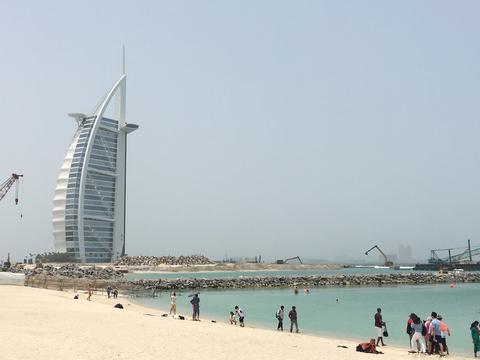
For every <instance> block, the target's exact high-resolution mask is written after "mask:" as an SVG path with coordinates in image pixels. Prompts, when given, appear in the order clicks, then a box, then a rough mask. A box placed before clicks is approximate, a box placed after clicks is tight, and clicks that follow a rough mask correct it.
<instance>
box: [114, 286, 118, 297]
mask: <svg viewBox="0 0 480 360" xmlns="http://www.w3.org/2000/svg"><path fill="white" fill-rule="evenodd" d="M113 298H114V299H116V298H118V290H117V288H115V289H113Z"/></svg>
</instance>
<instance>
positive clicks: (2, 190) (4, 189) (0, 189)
mask: <svg viewBox="0 0 480 360" xmlns="http://www.w3.org/2000/svg"><path fill="white" fill-rule="evenodd" d="M21 177H23V175H19V174H15V173H13V174H12V175H11V176H10V177H9V178H8V179H7V180H5V181H4V182H3V183H2V184H0V200H2V199H3V198H4V197H5V195H7V193H8V190H10V188H11V187H12V186H13V184H15V205H18V183H19V182H20V178H21Z"/></svg>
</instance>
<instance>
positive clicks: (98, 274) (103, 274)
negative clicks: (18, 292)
mask: <svg viewBox="0 0 480 360" xmlns="http://www.w3.org/2000/svg"><path fill="white" fill-rule="evenodd" d="M22 272H23V273H25V275H26V276H27V277H30V276H37V275H38V276H51V277H65V278H75V279H102V280H112V279H113V280H116V279H121V278H123V274H122V273H120V272H118V271H116V270H114V269H113V268H112V267H105V268H103V267H95V266H81V265H77V264H66V265H62V266H59V267H55V266H52V265H43V266H37V267H35V269H30V270H26V269H23V270H22Z"/></svg>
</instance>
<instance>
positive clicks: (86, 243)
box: [53, 74, 138, 263]
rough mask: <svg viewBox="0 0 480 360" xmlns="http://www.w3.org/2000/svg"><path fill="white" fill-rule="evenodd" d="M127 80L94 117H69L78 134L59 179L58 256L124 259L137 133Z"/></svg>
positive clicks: (56, 202)
mask: <svg viewBox="0 0 480 360" xmlns="http://www.w3.org/2000/svg"><path fill="white" fill-rule="evenodd" d="M126 80H127V78H126V75H125V74H124V75H122V77H121V78H120V79H119V80H118V81H117V82H116V84H115V85H114V86H113V87H112V89H111V90H110V91H109V92H108V93H107V95H106V96H105V97H104V98H103V99H101V101H100V102H99V105H98V106H97V107H96V108H95V110H94V111H93V112H92V113H91V114H89V115H85V114H79V113H74V114H69V115H70V116H71V117H73V118H74V119H75V120H76V122H77V130H76V132H75V134H74V136H73V139H72V141H71V143H70V146H69V148H68V150H67V154H66V156H65V159H64V160H63V164H62V167H61V169H60V174H59V176H58V180H57V187H56V189H55V197H54V200H53V204H54V205H53V236H54V243H55V249H56V251H59V252H67V253H68V254H70V255H71V256H72V257H73V258H75V259H76V260H78V261H80V262H88V263H95V262H112V261H115V260H117V259H118V258H120V257H121V256H123V255H124V254H125V214H126V213H125V194H126V183H125V179H126V153H127V134H129V133H130V132H132V131H134V130H136V129H137V128H138V125H135V124H127V123H126V122H125V100H126ZM112 100H114V101H112ZM111 102H112V104H111ZM111 105H113V108H112V106H111ZM110 113H112V114H113V115H111V116H107V114H110Z"/></svg>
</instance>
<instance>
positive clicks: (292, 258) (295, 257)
mask: <svg viewBox="0 0 480 360" xmlns="http://www.w3.org/2000/svg"><path fill="white" fill-rule="evenodd" d="M295 259H298V261H299V262H300V264H303V262H302V259H300V256H294V257H291V258H288V259H285V260H283V261H284V263H287V261H289V260H295Z"/></svg>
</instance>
